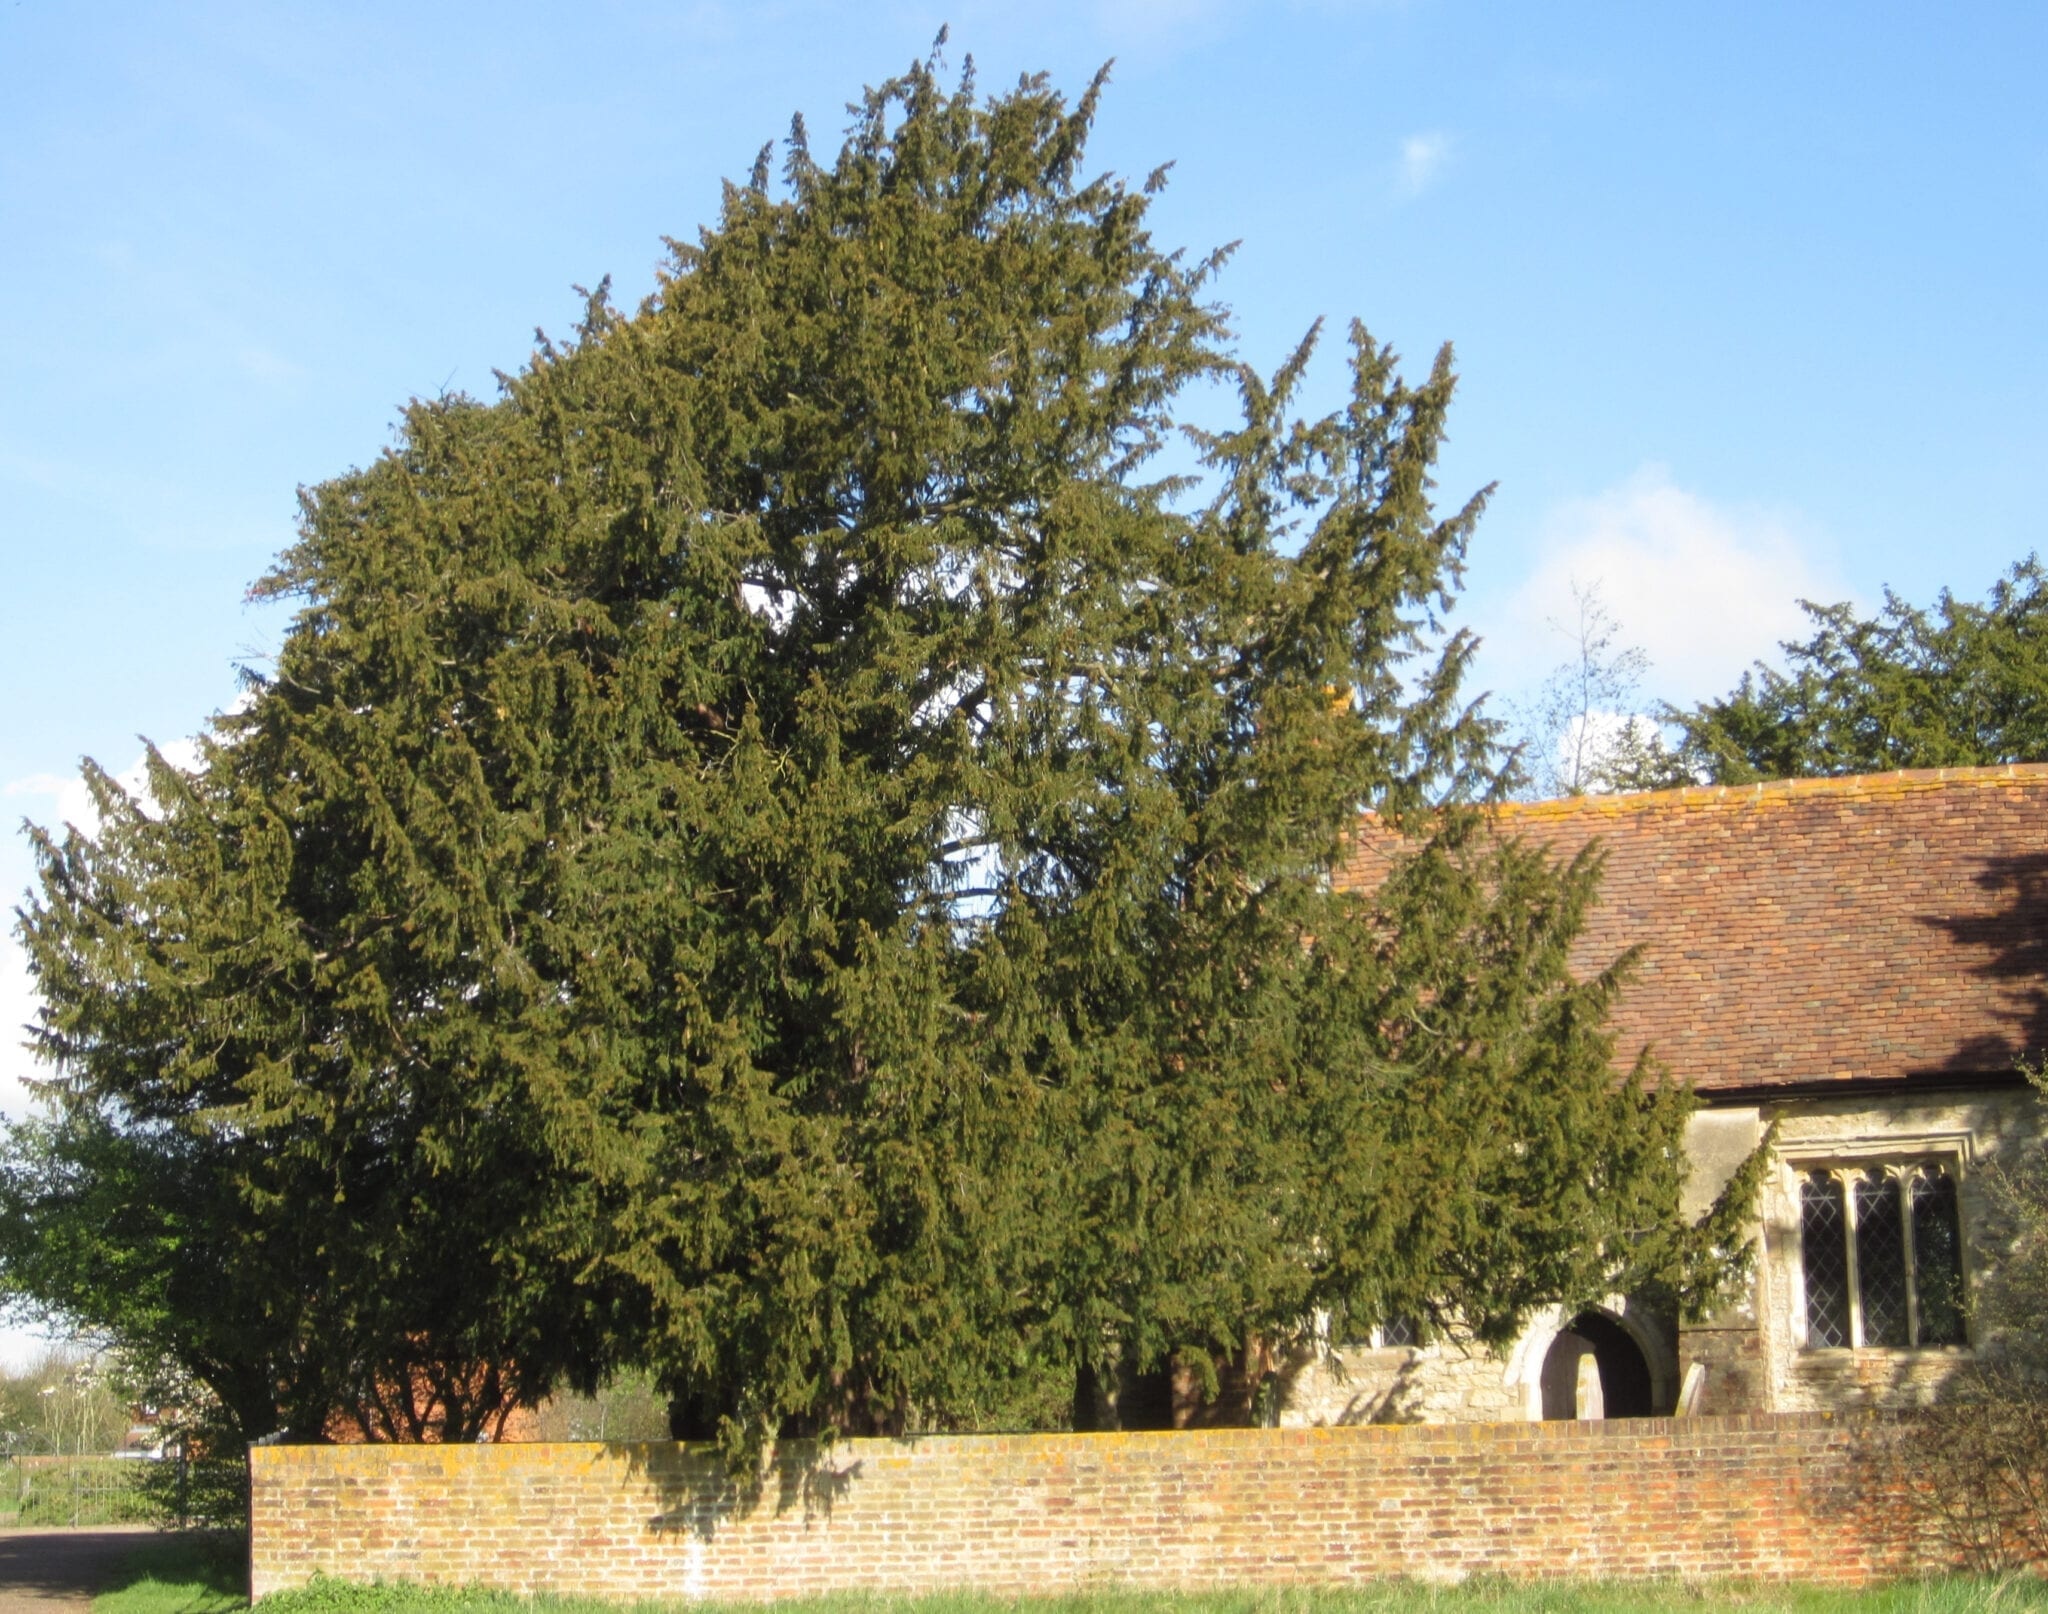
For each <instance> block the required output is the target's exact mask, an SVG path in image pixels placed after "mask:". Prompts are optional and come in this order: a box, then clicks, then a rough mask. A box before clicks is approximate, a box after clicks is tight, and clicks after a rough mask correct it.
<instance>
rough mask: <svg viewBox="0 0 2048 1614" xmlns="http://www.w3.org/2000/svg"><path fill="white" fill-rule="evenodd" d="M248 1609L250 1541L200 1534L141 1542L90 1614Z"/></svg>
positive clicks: (219, 1613)
mask: <svg viewBox="0 0 2048 1614" xmlns="http://www.w3.org/2000/svg"><path fill="white" fill-rule="evenodd" d="M248 1606H249V1542H248V1538H247V1537H246V1536H241V1535H231V1534H227V1533H213V1532H202V1531H193V1532H191V1533H189V1534H186V1535H170V1536H159V1537H157V1538H156V1539H155V1540H145V1541H144V1542H143V1544H142V1545H140V1546H138V1547H137V1548H136V1549H135V1551H134V1552H132V1553H130V1554H129V1555H128V1556H127V1557H126V1558H124V1559H123V1560H122V1561H121V1567H120V1568H119V1569H118V1570H116V1571H115V1572H114V1575H113V1578H112V1579H111V1581H110V1582H109V1583H108V1586H107V1589H106V1590H105V1591H103V1592H101V1593H100V1595H99V1596H97V1597H95V1598H94V1599H93V1600H92V1607H93V1614H232V1611H233V1610H237V1609H246V1608H247V1607H248Z"/></svg>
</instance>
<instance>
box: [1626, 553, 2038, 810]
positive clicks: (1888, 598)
mask: <svg viewBox="0 0 2048 1614" xmlns="http://www.w3.org/2000/svg"><path fill="white" fill-rule="evenodd" d="M1805 610H1806V613H1807V615H1808V616H1810V617H1811V618H1812V619H1813V622H1814V626H1815V629H1816V632H1815V633H1814V636H1813V637H1812V638H1811V639H1810V640H1808V641H1807V642H1806V643H1804V644H1788V645H1786V646H1785V647H1784V649H1785V652H1786V658H1787V665H1786V667H1785V668H1784V669H1783V670H1780V669H1778V668H1774V667H1764V666H1759V667H1757V668H1756V669H1755V670H1754V671H1753V672H1749V673H1745V674H1744V675H1743V678H1742V682H1741V683H1740V684H1739V685H1738V686H1737V687H1736V688H1735V689H1734V690H1733V691H1731V692H1730V693H1729V694H1728V695H1726V696H1724V697H1723V698H1722V699H1720V700H1716V701H1708V702H1705V703H1703V704H1702V705H1699V706H1696V707H1694V708H1693V709H1692V710H1690V711H1676V710H1670V711H1666V712H1664V713H1663V714H1662V716H1663V718H1664V720H1665V721H1666V722H1667V723H1669V724H1670V725H1672V727H1673V728H1674V730H1675V731H1676V732H1675V735H1674V739H1673V741H1672V743H1671V744H1670V746H1669V747H1668V748H1665V747H1661V746H1660V747H1659V748H1658V749H1657V751H1656V754H1654V755H1653V756H1651V757H1649V758H1647V759H1637V762H1638V765H1637V766H1636V767H1635V768H1634V769H1633V770H1628V769H1624V772H1625V773H1626V774H1627V777H1626V779H1625V781H1624V782H1626V783H1629V784H1636V785H1643V784H1648V785H1652V786H1655V785H1661V784H1688V783H1692V782H1694V781H1696V780H1699V781H1708V782H1712V783H1716V784H1747V783H1749V782H1750V781H1752V780H1756V779H1789V778H1799V777H1803V776H1809V775H1815V774H1851V773H1880V772H1884V771H1886V770H1888V769H1892V768H1966V767H1981V766H1984V765H1987V764H1992V763H2000V762H2042V761H2048V574H2044V573H2043V571H2042V569H2041V566H2040V563H2039V562H2038V561H2037V560H2036V559H2034V557H2032V556H2029V557H2028V558H2027V559H2026V560H2024V561H2022V562H2020V563H2019V564H2018V565H2016V566H2014V567H2013V569H2012V572H2011V574H2010V575H2009V576H2007V577H2003V578H2000V579H1999V580H1998V582H1997V583H1996V584H1995V585H1994V586H1993V588H1992V590H1991V596H1990V598H1989V599H1987V600H1985V601H1984V602H1983V603H1981V604H1979V603H1978V602H1976V601H1972V600H1958V599H1956V598H1955V597H1954V596H1953V595H1951V594H1950V593H1948V591H1947V590H1943V591H1942V594H1941V596H1940V598H1939V599H1937V600H1936V601H1935V602H1934V607H1933V609H1932V610H1923V609H1921V608H1920V607H1918V606H1915V605H1911V604H1908V603H1907V602H1906V601H1904V600H1902V599H1900V598H1899V597H1898V595H1896V594H1894V593H1892V592H1891V591H1890V590H1889V589H1887V590H1886V591H1885V597H1884V608H1883V609H1882V610H1881V611H1879V612H1878V613H1877V615H1875V616H1873V617H1868V618H1865V617H1859V616H1858V615H1857V614H1856V611H1855V608H1854V607H1853V606H1850V605H1848V604H1841V605H1828V606H1821V605H1814V604H1811V603H1806V604H1805Z"/></svg>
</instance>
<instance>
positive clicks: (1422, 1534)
mask: <svg viewBox="0 0 2048 1614" xmlns="http://www.w3.org/2000/svg"><path fill="white" fill-rule="evenodd" d="M1909 1429H1910V1424H1908V1423H1904V1422H1902V1421H1901V1420H1900V1419H1898V1418H1897V1417H1895V1416H1886V1415H1883V1414H1871V1413H1852V1414H1829V1413H1794V1414H1757V1415H1751V1416H1745V1417H1729V1418H1688V1419H1640V1420H1629V1421H1625V1422H1623V1421H1616V1422H1612V1423H1522V1424H1465V1425H1433V1426H1418V1425H1410V1426H1405V1427H1374V1428H1337V1429H1217V1430H1203V1431H1194V1432H1181V1433H1170V1434H1108V1435H1029V1436H1023V1435H1020V1436H932V1437H925V1438H920V1439H913V1440H901V1441H890V1440H848V1441H841V1442H839V1443H838V1444H836V1445H834V1446H832V1447H830V1448H826V1449H823V1450H820V1449H819V1448H816V1447H811V1446H805V1447H802V1448H798V1449H796V1450H793V1451H788V1450H786V1451H785V1452H783V1453H782V1454H781V1455H780V1456H779V1457H778V1458H777V1459H775V1460H774V1461H772V1462H771V1463H770V1464H769V1465H768V1467H767V1469H766V1470H765V1475H764V1480H763V1484H762V1487H761V1490H760V1492H759V1493H758V1495H757V1496H756V1497H755V1498H754V1499H753V1500H752V1501H751V1503H749V1502H747V1501H745V1500H744V1499H742V1498H741V1497H740V1496H739V1495H738V1494H737V1493H736V1492H735V1491H734V1489H733V1488H732V1486H731V1485H730V1484H729V1482H728V1481H727V1479H726V1477H725V1472H724V1470H723V1468H722V1467H721V1465H720V1462H719V1460H718V1459H717V1458H716V1457H715V1456H714V1455H712V1454H711V1453H710V1452H708V1451H707V1450H706V1449H705V1448H702V1447H682V1446H675V1445H617V1444H614V1445H597V1444H576V1445H568V1444H562V1445H553V1444H533V1445H499V1446H273V1447H263V1448H258V1449H256V1450H254V1451H252V1452H251V1453H250V1470H251V1476H250V1477H251V1526H252V1528H251V1540H250V1591H251V1595H252V1596H255V1597H259V1598H260V1597H262V1596H264V1595H266V1594H267V1593H270V1592H275V1591H282V1590H285V1589H287V1588H290V1587H295V1586H302V1585H304V1584H305V1583H306V1582H307V1581H308V1580H310V1579H312V1578H313V1577H314V1576H315V1575H328V1576H333V1577H336V1578H339V1579H344V1580H351V1581H359V1582H370V1581H377V1580H383V1581H410V1582H421V1583H430V1584H442V1585H476V1586H486V1587H493V1588H498V1589H502V1590H507V1591H513V1592H539V1591H559V1592H564V1593H571V1594H580V1595H586V1596H594V1597H602V1598H607V1599H616V1600H620V1601H627V1600H637V1599H648V1598H693V1599H694V1598H714V1599H717V1598H727V1599H732V1598H744V1599H750V1600H753V1599H761V1600H765V1599H771V1598H781V1597H797V1596H808V1595H812V1594H816V1593H821V1592H827V1591H836V1590H843V1589H848V1588H861V1589H870V1590H896V1591H912V1592H926V1591H938V1590H944V1589H958V1588H969V1587H971V1588H976V1589H979V1590H984V1591H989V1592H997V1593H1006V1594H1016V1593H1038V1592H1061V1591H1068V1590H1072V1589H1075V1588H1087V1587H1099V1586H1105V1585H1123V1586H1133V1587H1148V1588H1174V1587H1194V1586H1222V1585H1250V1584H1254V1583H1265V1584H1271V1583H1284V1582H1345V1581H1351V1582H1357V1581H1364V1580H1371V1579H1378V1578H1386V1577H1395V1576H1411V1577H1426V1578H1442V1579H1453V1578H1459V1577H1462V1576H1465V1575H1469V1574H1475V1573H1490V1574H1503V1575H1509V1576H1515V1577H1524V1578H1531V1577H1540V1576H1581V1577H1595V1576H1597V1577H1612V1578H1639V1577H1652V1576H1674V1577H1688V1578H1691V1577H1704V1576H1723V1575H1729V1576H1745V1577H1751V1576H1753V1577H1759V1578H1764V1579H1774V1580H1776V1579H1784V1580H1801V1581H1815V1582H1829V1583H1836V1584H1859V1583H1863V1582H1867V1581H1871V1580H1877V1579H1884V1578H1889V1577H1892V1576H1897V1575H1904V1574H1910V1573H1913V1572H1916V1571H1920V1570H1926V1569H1933V1568H1938V1567H1945V1566H1944V1565H1939V1564H1936V1563H1934V1562H1932V1561H1930V1560H1929V1559H1928V1558H1927V1557H1926V1555H1925V1552H1924V1549H1922V1548H1921V1547H1919V1546H1918V1545H1917V1544H1916V1542H1917V1539H1918V1538H1917V1532H1916V1529H1915V1527H1914V1524H1913V1522H1912V1519H1911V1517H1910V1515H1909V1513H1908V1510H1907V1509H1906V1507H1905V1506H1904V1505H1903V1501H1902V1497H1901V1494H1900V1492H1899V1490H1898V1488H1897V1487H1896V1485H1895V1484H1894V1483H1893V1482H1891V1481H1890V1480H1888V1479H1887V1478H1886V1475H1887V1471H1888V1469H1889V1465H1888V1464H1887V1463H1886V1462H1884V1461H1883V1460H1882V1458H1883V1454H1882V1448H1883V1447H1884V1446H1885V1445H1886V1443H1888V1442H1889V1441H1890V1440H1892V1439H1895V1438H1897V1437H1898V1436H1899V1435H1901V1434H1903V1433H1905V1432H1907V1431H1908V1430H1909Z"/></svg>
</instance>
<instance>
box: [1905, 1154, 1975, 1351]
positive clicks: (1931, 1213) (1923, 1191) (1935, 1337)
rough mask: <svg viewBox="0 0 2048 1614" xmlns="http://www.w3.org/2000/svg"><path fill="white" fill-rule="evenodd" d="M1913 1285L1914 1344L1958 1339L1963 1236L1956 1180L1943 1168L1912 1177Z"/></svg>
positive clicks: (1961, 1336)
mask: <svg viewBox="0 0 2048 1614" xmlns="http://www.w3.org/2000/svg"><path fill="white" fill-rule="evenodd" d="M1913 1288H1914V1291H1915V1293H1916V1295H1917V1297H1918V1299H1919V1302H1920V1343H1921V1344H1922V1345H1960V1344H1962V1343H1963V1339H1964V1328H1963V1241H1962V1238H1961V1236H1960V1234H1959V1232H1958V1226H1957V1220H1956V1180H1955V1178H1953V1177H1951V1176H1950V1175H1949V1174H1948V1173H1947V1172H1945V1171H1944V1172H1922V1173H1920V1174H1919V1175H1918V1176H1916V1177H1915V1178H1914V1179H1913Z"/></svg>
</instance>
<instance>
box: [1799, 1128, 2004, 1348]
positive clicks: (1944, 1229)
mask: <svg viewBox="0 0 2048 1614" xmlns="http://www.w3.org/2000/svg"><path fill="white" fill-rule="evenodd" d="M1799 1242H1800V1251H1801V1265H1802V1268H1803V1270H1804V1275H1805V1291H1806V1343H1807V1344H1808V1346H1810V1347H1819V1348H1827V1347H1843V1346H1851V1347H1854V1346H1893V1347H1898V1346H1912V1345H1961V1344H1963V1343H1965V1341H1966V1339H1967V1337H1968V1322H1967V1318H1966V1316H1965V1314H1964V1310H1963V1247H1962V1245H1963V1241H1962V1234H1961V1227H1960V1223H1959V1220H1958V1217H1957V1214H1956V1180H1955V1178H1954V1176H1953V1175H1951V1174H1950V1172H1949V1170H1948V1168H1947V1167H1946V1166H1944V1165H1941V1164H1939V1163H1916V1164H1912V1165H1904V1166H1894V1165H1878V1166H1857V1167H1820V1168H1816V1169H1812V1170H1809V1171H1807V1172H1806V1173H1805V1174H1804V1175H1803V1176H1801V1178H1800V1179H1799Z"/></svg>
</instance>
